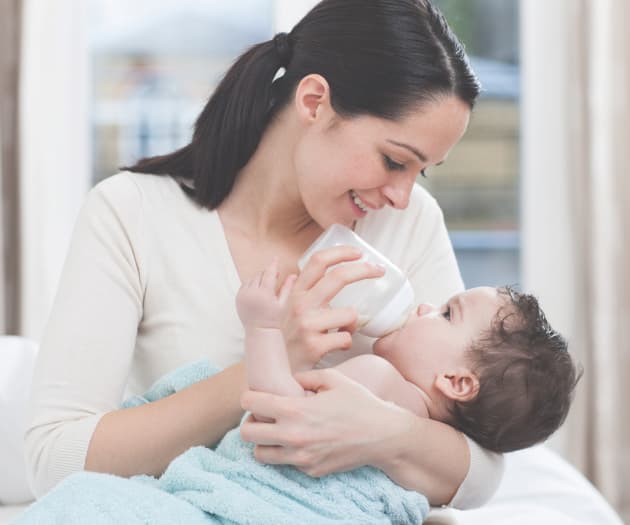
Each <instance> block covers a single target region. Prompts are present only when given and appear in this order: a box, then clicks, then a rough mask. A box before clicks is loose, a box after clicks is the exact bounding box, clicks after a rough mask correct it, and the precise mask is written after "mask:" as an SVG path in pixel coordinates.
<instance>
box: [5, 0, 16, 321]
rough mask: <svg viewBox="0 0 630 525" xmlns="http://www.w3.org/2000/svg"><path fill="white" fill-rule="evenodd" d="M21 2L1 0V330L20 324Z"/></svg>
mask: <svg viewBox="0 0 630 525" xmlns="http://www.w3.org/2000/svg"><path fill="white" fill-rule="evenodd" d="M20 11H21V10H20V2H19V0H5V1H3V2H0V242H1V243H2V248H3V250H2V255H1V256H0V334H4V333H17V331H18V330H19V325H20V318H19V300H20V290H19V283H18V282H17V280H18V276H19V270H20V253H19V252H20V248H19V246H20V238H19V233H20V224H19V212H18V205H17V199H18V194H19V184H18V181H19V168H20V167H19V160H18V153H17V150H18V114H17V111H16V107H17V101H18V84H19V71H20V61H19V55H20V17H21V12H20Z"/></svg>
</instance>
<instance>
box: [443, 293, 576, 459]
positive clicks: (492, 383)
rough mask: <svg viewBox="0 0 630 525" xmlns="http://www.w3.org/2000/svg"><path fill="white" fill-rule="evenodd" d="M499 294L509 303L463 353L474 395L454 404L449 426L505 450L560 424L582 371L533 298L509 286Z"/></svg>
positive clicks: (527, 442)
mask: <svg viewBox="0 0 630 525" xmlns="http://www.w3.org/2000/svg"><path fill="white" fill-rule="evenodd" d="M499 292H500V293H501V294H504V295H505V296H507V297H508V298H509V302H508V304H507V305H506V306H505V307H503V308H501V309H500V310H499V312H498V314H497V316H496V318H495V319H494V321H493V325H492V327H491V328H490V329H489V330H488V332H486V333H484V334H483V335H482V336H481V337H480V338H479V339H477V340H476V341H474V342H473V344H472V345H471V346H470V348H469V349H468V350H467V358H468V360H469V364H470V365H471V366H472V370H473V372H474V373H475V374H476V375H477V378H478V379H479V392H478V394H477V396H476V397H475V398H474V399H472V400H470V401H467V402H456V403H455V405H454V407H453V408H452V421H451V423H452V424H453V426H455V427H456V428H458V429H459V430H461V431H462V432H464V433H465V434H467V435H468V436H469V437H471V438H472V439H473V440H475V441H476V442H477V443H479V445H481V446H482V447H484V448H486V449H488V450H493V451H495V452H510V451H512V450H517V449H521V448H526V447H529V446H531V445H534V444H536V443H539V442H541V441H544V440H545V439H547V438H548V437H549V436H550V435H551V434H552V433H553V432H555V431H556V430H557V429H558V428H559V427H560V425H562V423H563V422H564V420H565V418H566V416H567V413H568V411H569V406H570V405H571V401H572V400H573V392H574V389H575V386H576V384H577V382H578V380H579V379H580V377H581V376H582V370H581V368H580V369H578V368H577V367H576V365H575V363H574V362H573V360H572V358H571V355H570V354H569V352H568V351H567V342H566V340H565V339H564V338H563V337H562V336H561V335H560V334H559V333H558V332H556V331H555V330H554V329H553V328H551V326H550V325H549V323H548V321H547V319H546V317H545V314H544V313H543V311H542V309H541V308H540V305H539V304H538V300H537V299H536V298H535V297H534V296H532V295H529V294H523V293H519V292H516V291H515V290H513V289H512V288H511V287H504V288H500V289H499Z"/></svg>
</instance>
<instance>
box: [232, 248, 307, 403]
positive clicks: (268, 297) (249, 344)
mask: <svg viewBox="0 0 630 525" xmlns="http://www.w3.org/2000/svg"><path fill="white" fill-rule="evenodd" d="M294 281H295V276H289V277H287V280H286V281H285V282H284V284H283V285H282V288H281V289H280V291H279V292H278V293H276V286H277V283H278V260H277V259H274V261H273V262H272V263H271V265H270V266H269V267H267V268H266V269H265V270H264V271H262V272H260V273H258V274H257V275H256V276H255V277H254V278H253V279H252V280H251V281H249V282H248V283H244V284H243V285H242V286H241V288H240V290H239V291H238V294H237V295H236V309H237V311H238V315H239V317H240V319H241V322H242V323H243V327H244V328H245V366H246V369H247V383H248V385H249V388H250V389H251V390H259V391H262V392H270V393H272V394H278V395H283V396H294V397H295V396H303V395H304V389H303V388H302V387H301V386H300V384H299V383H298V382H297V381H296V380H295V379H294V378H293V374H292V372H291V367H290V365H289V358H288V356H287V351H286V347H285V344H284V338H283V336H282V331H281V330H280V323H281V322H282V311H283V308H284V305H285V303H286V300H287V297H288V295H289V292H290V290H291V286H292V285H293V282H294Z"/></svg>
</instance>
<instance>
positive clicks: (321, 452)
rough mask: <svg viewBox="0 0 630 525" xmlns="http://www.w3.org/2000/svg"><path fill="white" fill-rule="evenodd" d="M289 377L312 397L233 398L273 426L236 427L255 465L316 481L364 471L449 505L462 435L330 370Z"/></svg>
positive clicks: (460, 473)
mask: <svg viewBox="0 0 630 525" xmlns="http://www.w3.org/2000/svg"><path fill="white" fill-rule="evenodd" d="M296 378H297V379H298V381H299V382H300V383H301V384H302V386H303V387H304V388H305V389H307V390H311V391H315V392H317V395H315V396H310V397H304V398H287V397H281V396H275V395H273V394H268V393H262V392H251V391H248V392H245V393H244V394H243V396H242V398H241V405H242V407H243V408H244V409H245V410H249V411H251V412H252V413H255V414H257V415H261V416H265V417H268V418H272V419H274V420H275V421H276V422H275V423H260V422H255V421H253V419H252V418H250V419H249V420H248V421H246V422H245V423H244V424H243V425H242V427H241V436H242V437H243V439H244V440H245V441H251V442H254V443H257V446H256V448H255V451H254V454H255V457H256V459H257V460H259V461H261V462H263V463H268V464H291V465H295V466H296V467H297V468H299V469H300V470H302V471H303V472H305V473H307V474H309V475H311V476H316V477H319V476H324V475H326V474H330V473H332V472H340V471H345V470H351V469H353V468H358V467H361V466H364V465H372V466H375V467H377V468H379V469H381V470H383V471H384V472H385V473H386V474H387V475H388V476H389V477H390V478H391V479H392V480H394V481H395V482H396V483H398V484H399V485H401V486H403V487H405V488H407V489H411V490H415V491H417V492H421V493H423V494H425V495H426V496H427V498H428V499H429V501H430V503H431V504H432V505H442V504H446V503H448V502H450V501H451V499H452V498H453V496H454V494H455V493H456V492H457V489H458V487H459V486H460V484H461V483H462V481H463V480H464V478H465V477H466V474H467V473H468V468H469V452H468V445H467V443H466V440H465V438H464V437H463V435H461V434H460V433H459V432H457V431H456V430H454V429H453V428H452V427H450V426H448V425H445V424H443V423H440V422H438V421H434V420H431V419H427V418H421V417H418V416H416V415H414V414H412V413H411V412H409V411H407V410H404V409H402V408H400V407H398V406H397V405H395V404H393V403H390V402H387V401H383V400H382V399H379V398H378V397H376V396H375V395H374V394H372V393H371V392H370V391H369V390H368V389H367V388H365V387H364V386H362V385H360V384H359V383H357V382H355V381H353V380H352V379H350V378H348V377H346V376H344V375H343V374H342V373H341V372H339V371H337V370H332V369H325V370H312V371H308V372H302V373H300V374H297V375H296Z"/></svg>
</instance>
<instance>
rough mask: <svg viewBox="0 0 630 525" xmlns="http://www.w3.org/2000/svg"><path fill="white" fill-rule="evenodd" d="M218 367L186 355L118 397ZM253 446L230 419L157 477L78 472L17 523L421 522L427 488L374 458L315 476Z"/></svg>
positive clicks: (187, 381) (152, 396) (164, 387)
mask: <svg viewBox="0 0 630 525" xmlns="http://www.w3.org/2000/svg"><path fill="white" fill-rule="evenodd" d="M216 371H217V369H216V368H214V367H212V366H211V365H210V363H209V362H207V361H200V362H196V363H193V364H190V365H187V366H185V367H182V368H180V369H178V370H176V371H174V372H172V373H170V374H168V375H167V376H165V377H163V378H162V379H161V380H159V381H158V382H157V383H156V384H155V385H153V387H151V389H150V390H149V391H148V392H147V393H145V394H144V395H143V396H138V397H135V398H132V399H130V400H128V401H126V402H125V404H124V406H126V407H130V406H137V405H139V404H143V403H147V402H151V401H155V400H157V399H160V398H162V397H165V396H167V395H170V394H172V393H174V392H177V391H179V390H181V389H182V388H186V387H187V386H189V385H191V384H192V383H194V382H196V381H200V380H202V379H204V378H207V377H209V376H210V375H212V374H213V373H215V372H216ZM252 450H253V446H252V445H251V444H249V443H245V442H244V441H243V440H241V438H240V434H239V429H238V428H236V429H233V430H231V431H230V432H228V433H227V434H226V435H225V437H224V438H223V439H222V440H221V442H220V443H219V444H218V445H217V446H216V447H215V448H214V449H210V448H207V447H193V448H191V449H189V450H188V451H186V452H185V453H184V454H182V455H180V456H179V457H177V458H175V459H174V460H173V461H172V463H171V464H170V465H169V467H168V468H167V470H166V471H165V472H164V474H163V475H162V476H161V477H160V478H158V479H156V478H153V477H150V476H135V477H133V478H131V479H125V478H120V477H117V476H111V475H107V474H96V473H89V472H81V473H77V474H74V475H72V476H69V477H68V478H67V479H65V480H64V481H63V482H61V483H60V484H59V485H58V486H57V487H56V488H55V489H53V490H52V491H51V492H50V493H48V494H47V495H46V496H44V497H43V498H42V499H40V500H39V501H37V502H36V503H34V504H33V505H31V506H30V507H29V508H28V509H27V510H26V511H25V512H24V513H23V514H22V515H21V516H19V517H18V518H17V520H16V521H15V522H14V524H15V525H22V524H40V523H41V524H62V523H63V524H70V525H71V524H84V523H90V524H95V525H98V524H105V523H125V524H129V525H135V524H157V525H159V524H176V523H182V524H183V523H185V524H190V525H196V524H198V523H199V524H202V523H203V524H213V523H217V524H230V525H232V524H234V525H267V524H269V525H284V524H286V525H294V524H295V523H298V522H301V523H304V524H306V525H311V524H312V525H329V524H330V525H332V524H336V525H346V524H347V525H363V524H365V525H376V524H379V525H380V524H383V525H384V524H397V525H398V524H400V525H403V524H413V525H417V524H420V523H422V522H423V520H424V518H425V517H426V515H427V514H428V512H429V505H428V502H427V499H426V498H425V497H424V496H422V495H420V494H418V493H415V492H412V491H408V490H405V489H403V488H401V487H399V486H398V485H396V484H395V483H393V482H392V481H391V480H390V479H389V478H388V477H387V476H386V475H385V474H384V473H383V472H381V471H380V470H377V469H374V468H372V467H362V468H359V469H355V470H352V471H350V472H343V473H337V474H331V475H329V476H324V477H321V478H312V477H310V476H308V475H306V474H303V473H302V472H300V471H299V470H297V469H295V468H293V467H290V466H269V465H263V464H261V463H258V462H257V461H256V460H255V459H254V457H253V454H252Z"/></svg>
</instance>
